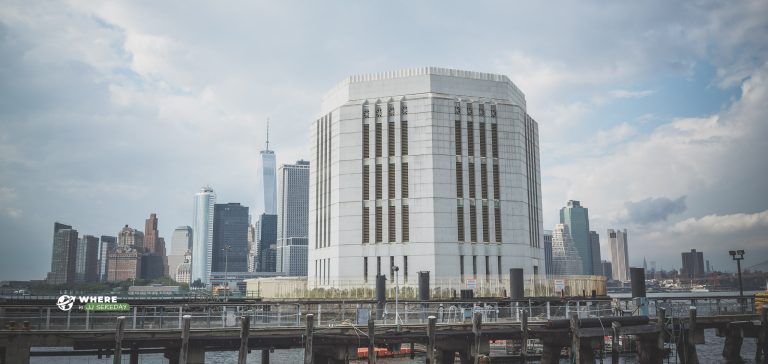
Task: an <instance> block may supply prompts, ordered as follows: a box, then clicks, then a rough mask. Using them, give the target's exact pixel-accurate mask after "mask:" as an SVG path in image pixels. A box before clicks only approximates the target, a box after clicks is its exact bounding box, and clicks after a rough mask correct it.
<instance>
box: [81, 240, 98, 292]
mask: <svg viewBox="0 0 768 364" xmlns="http://www.w3.org/2000/svg"><path fill="white" fill-rule="evenodd" d="M98 259H99V238H97V237H95V236H93V235H83V237H82V238H80V240H79V242H78V244H77V263H76V268H75V281H76V282H79V283H85V282H89V283H93V282H98V280H99V263H98Z"/></svg>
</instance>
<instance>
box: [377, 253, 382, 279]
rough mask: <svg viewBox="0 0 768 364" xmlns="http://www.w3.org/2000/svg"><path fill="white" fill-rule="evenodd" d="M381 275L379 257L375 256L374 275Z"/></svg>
mask: <svg viewBox="0 0 768 364" xmlns="http://www.w3.org/2000/svg"><path fill="white" fill-rule="evenodd" d="M380 275H381V257H376V277H378V276H380Z"/></svg>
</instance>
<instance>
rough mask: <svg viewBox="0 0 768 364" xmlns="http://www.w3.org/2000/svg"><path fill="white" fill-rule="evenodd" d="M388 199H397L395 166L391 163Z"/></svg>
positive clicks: (388, 172) (388, 176)
mask: <svg viewBox="0 0 768 364" xmlns="http://www.w3.org/2000/svg"><path fill="white" fill-rule="evenodd" d="M387 198H389V199H394V198H395V164H394V163H390V165H389V170H387Z"/></svg>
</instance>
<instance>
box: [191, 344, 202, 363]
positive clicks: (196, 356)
mask: <svg viewBox="0 0 768 364" xmlns="http://www.w3.org/2000/svg"><path fill="white" fill-rule="evenodd" d="M187 364H205V346H203V345H190V346H189V352H188V354H187Z"/></svg>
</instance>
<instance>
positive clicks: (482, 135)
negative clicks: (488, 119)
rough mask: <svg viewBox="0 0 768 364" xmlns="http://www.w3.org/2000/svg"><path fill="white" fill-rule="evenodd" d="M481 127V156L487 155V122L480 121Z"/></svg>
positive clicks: (479, 125)
mask: <svg viewBox="0 0 768 364" xmlns="http://www.w3.org/2000/svg"><path fill="white" fill-rule="evenodd" d="M478 127H479V128H480V156H481V157H485V156H486V155H485V123H479V124H478Z"/></svg>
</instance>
